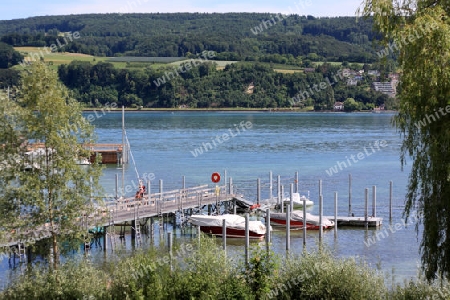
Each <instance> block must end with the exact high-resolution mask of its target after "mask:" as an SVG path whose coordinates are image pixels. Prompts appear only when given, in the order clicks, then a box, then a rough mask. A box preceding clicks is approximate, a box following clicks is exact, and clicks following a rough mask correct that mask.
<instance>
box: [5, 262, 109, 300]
mask: <svg viewBox="0 0 450 300" xmlns="http://www.w3.org/2000/svg"><path fill="white" fill-rule="evenodd" d="M109 284H110V279H109V278H108V276H107V275H106V274H105V273H104V272H102V271H100V270H97V269H96V268H95V267H94V266H93V265H92V263H91V262H89V261H88V260H84V259H83V260H82V261H80V262H76V261H70V262H68V263H65V264H63V265H61V266H59V269H57V270H49V269H47V268H45V267H43V266H35V267H33V269H32V270H31V271H28V272H26V273H25V274H24V275H22V276H21V277H19V278H18V279H17V280H16V281H14V282H13V283H12V284H11V285H10V286H9V287H8V288H7V289H6V290H5V291H3V292H2V293H0V299H11V300H13V299H20V300H23V299H43V300H44V299H45V300H47V299H106V297H107V293H108V291H107V289H108V286H109Z"/></svg>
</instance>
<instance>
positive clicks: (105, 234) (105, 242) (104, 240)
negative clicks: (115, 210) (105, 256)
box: [103, 226, 108, 252]
mask: <svg viewBox="0 0 450 300" xmlns="http://www.w3.org/2000/svg"><path fill="white" fill-rule="evenodd" d="M107 230H108V227H106V226H103V251H104V252H106V245H108V243H107V238H108V234H107Z"/></svg>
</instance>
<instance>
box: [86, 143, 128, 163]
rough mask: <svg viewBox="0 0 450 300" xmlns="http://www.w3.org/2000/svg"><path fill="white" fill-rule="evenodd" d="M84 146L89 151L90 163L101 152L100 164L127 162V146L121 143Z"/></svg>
mask: <svg viewBox="0 0 450 300" xmlns="http://www.w3.org/2000/svg"><path fill="white" fill-rule="evenodd" d="M84 147H85V148H86V149H88V150H89V151H90V152H91V157H89V162H90V163H93V162H94V161H95V158H96V157H97V155H98V154H101V157H102V161H101V163H102V164H123V163H128V155H127V150H126V148H127V147H126V146H125V147H124V146H123V145H122V144H87V145H84ZM124 148H125V151H124Z"/></svg>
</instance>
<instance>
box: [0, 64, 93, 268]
mask: <svg viewBox="0 0 450 300" xmlns="http://www.w3.org/2000/svg"><path fill="white" fill-rule="evenodd" d="M0 109H1V112H2V114H1V117H0V122H1V123H2V126H0V143H1V144H2V145H3V147H2V151H1V156H2V157H1V161H3V166H2V168H0V178H1V180H0V191H1V194H0V213H1V215H2V218H1V220H0V227H1V228H2V231H3V230H5V231H6V232H11V233H12V238H13V239H15V240H18V239H21V240H26V241H27V243H32V242H33V241H34V235H33V234H31V233H30V232H33V231H34V232H36V229H38V232H41V233H45V234H48V235H49V236H50V239H51V249H52V257H51V258H52V260H53V267H54V268H56V267H57V265H58V263H59V253H60V247H59V245H60V244H61V242H62V241H63V240H66V239H80V238H82V236H83V234H86V233H87V228H86V227H84V228H83V226H82V223H83V220H86V219H87V217H86V218H85V216H89V215H90V214H91V213H93V209H94V205H95V203H94V202H93V201H92V199H90V198H89V197H90V195H91V193H92V192H93V191H94V190H95V189H98V179H99V176H100V174H101V168H100V166H99V165H98V164H92V165H91V166H89V167H86V166H81V165H78V164H77V161H78V159H80V158H89V156H90V152H89V151H88V150H86V149H85V147H84V146H83V144H84V143H92V142H93V127H92V126H91V125H90V123H89V122H88V121H87V120H86V119H85V118H84V117H83V116H82V114H81V107H80V105H79V104H78V103H77V101H76V100H74V99H71V98H70V97H69V95H68V90H67V89H66V88H65V87H64V86H63V85H62V84H61V83H60V82H59V81H58V79H57V75H56V73H55V72H54V71H52V70H50V69H48V68H47V67H46V66H45V64H44V63H41V62H34V63H33V64H32V65H31V66H29V67H28V68H27V69H26V70H24V72H23V75H22V83H21V86H20V88H19V91H18V95H17V99H16V100H9V99H3V101H1V107H0ZM30 150H31V151H30ZM26 151H28V152H26ZM85 226H86V225H85Z"/></svg>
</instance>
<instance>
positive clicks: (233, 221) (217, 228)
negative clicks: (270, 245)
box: [189, 214, 266, 239]
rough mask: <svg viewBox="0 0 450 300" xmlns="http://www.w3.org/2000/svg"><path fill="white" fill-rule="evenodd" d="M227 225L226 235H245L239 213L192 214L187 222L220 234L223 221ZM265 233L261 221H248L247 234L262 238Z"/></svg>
mask: <svg viewBox="0 0 450 300" xmlns="http://www.w3.org/2000/svg"><path fill="white" fill-rule="evenodd" d="M222 220H225V222H226V223H225V224H226V226H227V237H238V238H243V237H245V218H244V217H242V216H239V215H232V214H224V215H218V216H207V215H192V216H191V217H190V218H189V222H190V223H191V224H193V225H196V226H200V230H201V231H203V232H205V233H207V234H211V235H217V236H222V226H223V223H222V222H223V221H222ZM265 234H266V226H265V225H264V224H263V223H262V222H261V221H249V236H250V238H254V239H262V238H263V237H264V235H265Z"/></svg>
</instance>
